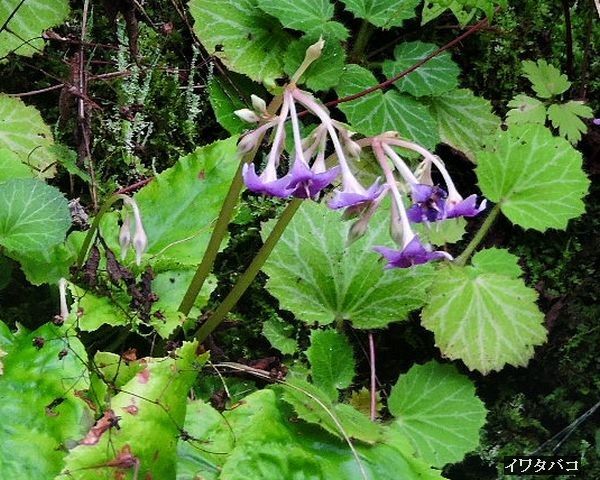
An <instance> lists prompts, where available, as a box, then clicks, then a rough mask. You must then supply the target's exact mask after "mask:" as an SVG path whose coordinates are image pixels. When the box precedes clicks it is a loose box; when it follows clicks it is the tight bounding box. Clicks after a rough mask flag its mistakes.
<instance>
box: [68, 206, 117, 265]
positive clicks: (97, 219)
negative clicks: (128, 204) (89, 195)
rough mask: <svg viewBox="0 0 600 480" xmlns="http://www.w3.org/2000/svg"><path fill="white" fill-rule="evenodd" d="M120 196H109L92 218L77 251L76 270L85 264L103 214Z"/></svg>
mask: <svg viewBox="0 0 600 480" xmlns="http://www.w3.org/2000/svg"><path fill="white" fill-rule="evenodd" d="M121 196H122V195H119V194H114V195H111V196H110V197H108V199H107V200H106V202H104V204H103V205H102V207H101V208H100V211H99V212H98V214H97V215H96V216H95V217H94V221H93V222H92V226H91V227H90V229H89V230H88V232H87V235H86V236H85V239H84V240H83V244H82V245H81V250H79V255H78V256H77V268H81V267H82V265H83V262H85V257H86V256H87V253H88V250H89V249H90V244H91V243H92V240H93V239H94V235H95V233H96V232H97V231H98V228H99V226H100V220H102V217H103V216H104V214H105V213H106V212H107V211H108V209H109V208H110V207H112V205H113V204H114V203H115V202H116V201H117V200H119V199H120V198H121Z"/></svg>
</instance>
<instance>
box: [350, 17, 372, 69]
mask: <svg viewBox="0 0 600 480" xmlns="http://www.w3.org/2000/svg"><path fill="white" fill-rule="evenodd" d="M372 33H373V26H372V25H371V24H370V23H369V22H367V21H366V20H363V22H362V23H361V25H360V30H359V31H358V35H357V37H356V42H355V43H354V46H353V47H352V51H351V52H350V60H351V62H355V63H361V61H362V57H363V55H364V53H365V48H367V44H368V43H369V40H370V39H371V34H372Z"/></svg>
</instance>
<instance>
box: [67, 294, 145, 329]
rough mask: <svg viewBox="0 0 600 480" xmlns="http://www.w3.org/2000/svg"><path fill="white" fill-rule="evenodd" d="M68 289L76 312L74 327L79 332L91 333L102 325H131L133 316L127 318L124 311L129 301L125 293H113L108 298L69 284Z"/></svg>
mask: <svg viewBox="0 0 600 480" xmlns="http://www.w3.org/2000/svg"><path fill="white" fill-rule="evenodd" d="M69 289H70V290H71V294H72V295H73V297H74V298H75V301H76V304H75V307H76V308H75V310H76V311H78V315H77V323H76V326H77V328H78V329H79V330H81V331H84V332H93V331H95V330H98V329H99V328H100V327H101V326H102V325H112V326H130V325H132V324H133V321H134V319H133V316H132V317H131V318H129V316H128V313H127V310H126V306H127V305H128V304H129V301H130V299H129V297H128V296H127V295H126V294H125V292H115V293H113V295H112V296H111V298H109V297H102V296H98V295H95V294H94V293H92V292H88V291H86V290H84V289H83V288H81V287H78V286H77V285H75V284H74V283H71V284H69Z"/></svg>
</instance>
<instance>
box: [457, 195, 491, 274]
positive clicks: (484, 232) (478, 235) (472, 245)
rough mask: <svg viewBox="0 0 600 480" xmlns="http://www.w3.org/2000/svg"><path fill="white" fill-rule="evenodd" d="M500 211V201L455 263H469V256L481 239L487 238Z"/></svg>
mask: <svg viewBox="0 0 600 480" xmlns="http://www.w3.org/2000/svg"><path fill="white" fill-rule="evenodd" d="M499 213H500V203H497V204H496V205H494V208H492V211H491V212H490V214H489V215H488V216H487V218H486V219H485V221H484V222H483V223H482V224H481V227H479V230H478V231H477V233H476V234H475V236H474V237H473V239H472V240H471V241H470V242H469V244H468V245H467V247H466V248H465V249H464V251H463V252H462V253H461V254H460V255H459V256H458V257H456V260H454V264H456V265H458V266H461V267H462V266H463V265H465V264H466V263H467V260H468V259H469V257H471V255H472V254H473V252H474V251H475V249H476V248H477V247H478V246H479V244H480V243H481V241H482V240H483V239H484V238H485V236H486V235H487V233H488V231H489V230H490V228H491V227H492V225H493V224H494V222H495V221H496V217H497V216H498V214H499Z"/></svg>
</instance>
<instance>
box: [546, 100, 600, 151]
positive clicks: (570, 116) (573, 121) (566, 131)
mask: <svg viewBox="0 0 600 480" xmlns="http://www.w3.org/2000/svg"><path fill="white" fill-rule="evenodd" d="M593 116H594V113H593V112H592V109H591V108H590V107H588V106H587V105H585V104H584V103H583V102H579V101H575V100H571V101H570V102H567V103H562V104H557V103H554V104H552V105H550V107H548V118H549V119H550V121H551V122H552V125H553V126H554V128H558V132H559V133H560V135H561V136H562V137H565V138H566V139H567V140H568V141H569V142H571V143H573V144H575V143H577V142H579V140H581V134H582V133H585V132H587V126H586V124H585V123H583V122H582V121H581V119H582V118H592V117H593Z"/></svg>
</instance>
